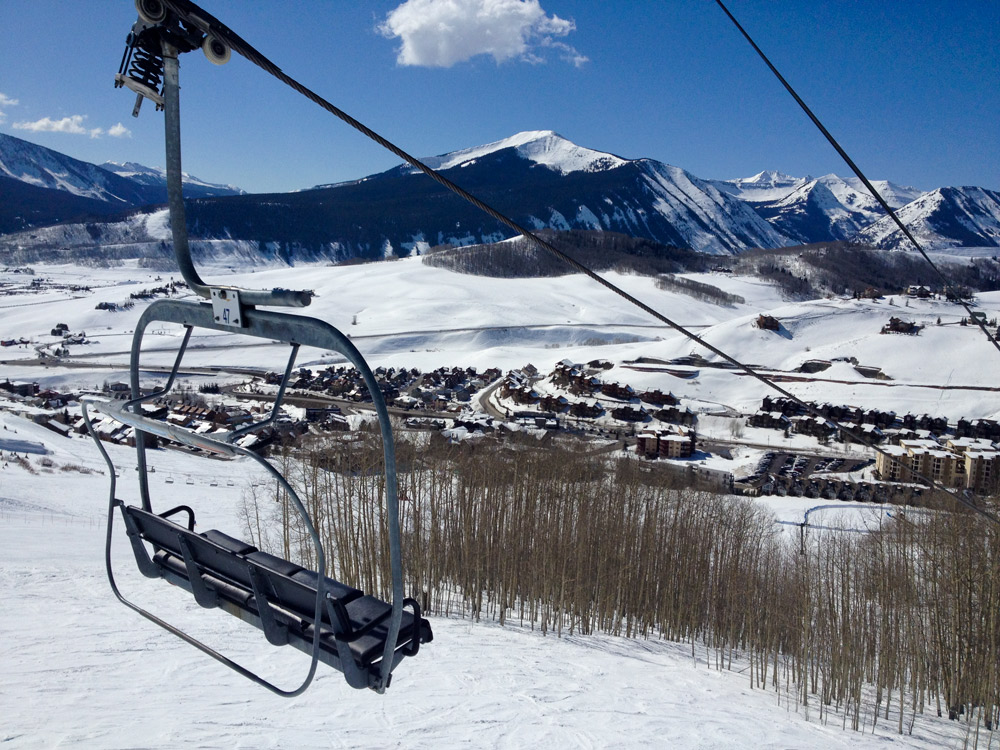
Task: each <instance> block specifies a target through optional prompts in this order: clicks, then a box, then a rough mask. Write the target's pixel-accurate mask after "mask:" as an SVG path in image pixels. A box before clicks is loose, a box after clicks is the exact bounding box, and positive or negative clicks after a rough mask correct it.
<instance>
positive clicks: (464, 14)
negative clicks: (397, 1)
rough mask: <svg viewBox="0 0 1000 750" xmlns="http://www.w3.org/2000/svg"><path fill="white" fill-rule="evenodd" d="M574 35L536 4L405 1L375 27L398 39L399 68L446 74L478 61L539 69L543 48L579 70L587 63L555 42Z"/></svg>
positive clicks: (530, 0)
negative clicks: (533, 65)
mask: <svg viewBox="0 0 1000 750" xmlns="http://www.w3.org/2000/svg"><path fill="white" fill-rule="evenodd" d="M575 29H576V24H575V23H573V21H568V20H566V19H563V18H559V17H558V16H555V15H552V16H548V15H546V13H545V11H544V10H542V7H541V5H540V4H539V2H538V0H406V2H404V3H403V4H402V5H400V6H398V7H397V8H396V9H394V10H392V11H391V12H390V13H389V14H388V15H387V16H386V18H385V21H384V22H383V23H382V24H381V25H380V26H379V27H378V30H379V32H381V33H382V34H383V35H384V36H386V37H388V38H390V39H396V38H398V39H400V40H401V41H402V45H401V46H400V48H399V53H398V56H397V57H396V61H397V62H398V63H399V64H400V65H420V66H425V67H437V68H449V67H451V66H452V65H455V64H456V63H460V62H463V61H465V60H468V59H470V58H472V57H475V56H476V55H490V56H492V57H493V59H494V60H496V61H497V62H498V63H501V62H504V61H506V60H512V59H517V60H523V61H526V62H531V63H540V62H543V61H544V58H543V57H542V56H541V55H540V54H539V52H540V51H542V50H543V49H545V48H548V49H556V50H558V51H559V53H560V55H561V56H562V58H563V59H564V60H567V61H568V62H571V63H573V64H574V65H577V66H579V65H582V64H583V63H584V62H586V61H587V58H586V57H584V56H583V55H581V54H580V53H579V52H577V51H576V50H575V49H573V48H572V47H571V46H569V45H568V44H566V43H564V42H556V41H555V39H556V38H557V37H565V36H566V35H567V34H569V33H570V32H571V31H574V30H575Z"/></svg>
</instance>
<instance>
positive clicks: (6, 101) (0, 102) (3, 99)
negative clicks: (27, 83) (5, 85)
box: [0, 93, 18, 122]
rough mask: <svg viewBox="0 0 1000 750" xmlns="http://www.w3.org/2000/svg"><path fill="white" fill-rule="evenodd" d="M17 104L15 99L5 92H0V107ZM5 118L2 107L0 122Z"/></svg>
mask: <svg viewBox="0 0 1000 750" xmlns="http://www.w3.org/2000/svg"><path fill="white" fill-rule="evenodd" d="M17 105H18V101H17V99H12V98H11V97H9V96H7V95H6V94H3V93H0V107H16V106H17ZM6 119H7V115H6V114H5V113H4V111H3V110H2V109H0V122H3V121H4V120H6Z"/></svg>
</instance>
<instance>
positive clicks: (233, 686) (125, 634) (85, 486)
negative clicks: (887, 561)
mask: <svg viewBox="0 0 1000 750" xmlns="http://www.w3.org/2000/svg"><path fill="white" fill-rule="evenodd" d="M0 423H2V425H3V426H4V427H7V430H3V429H2V428H0V435H8V434H11V433H12V431H13V430H17V432H16V437H17V438H18V439H20V440H27V441H30V442H32V443H34V444H37V443H42V444H43V445H45V447H46V450H47V451H48V453H47V455H46V456H45V457H46V458H47V459H48V460H49V461H51V463H52V466H51V467H50V468H49V469H48V470H45V469H43V468H41V467H40V466H39V464H38V459H39V456H37V455H32V456H30V459H31V464H32V466H33V467H35V470H36V471H37V472H39V473H37V474H31V473H29V472H28V471H26V470H24V469H22V468H20V467H17V466H15V465H14V464H13V463H11V462H8V466H7V468H6V469H4V470H2V472H0V548H2V549H3V550H4V554H3V557H2V559H0V595H2V597H3V600H4V606H3V607H2V608H0V632H2V633H3V639H2V641H0V662H2V664H3V675H4V679H3V680H2V682H0V716H3V717H4V718H3V720H2V724H0V743H2V744H3V747H5V748H7V747H9V748H43V747H44V748H55V747H64V748H70V747H72V748H163V747H192V748H288V747H310V746H316V747H344V748H355V747H366V748H368V747H370V748H382V747H401V748H408V747H413V748H427V747H435V748H452V747H456V748H457V747H488V748H524V747H543V746H547V747H566V748H577V747H579V748H615V747H618V748H634V747H635V748H637V747H678V748H776V749H777V748H807V747H808V748H814V747H816V748H860V747H864V748H907V749H909V748H913V749H914V750H918V749H919V750H930V749H931V748H960V747H962V746H963V739H964V732H963V727H962V726H961V725H960V724H958V723H956V722H948V721H946V720H941V719H937V718H932V717H930V716H927V717H923V718H920V719H918V720H917V722H916V724H915V726H914V727H913V732H912V734H904V735H902V736H900V735H898V734H896V733H895V732H894V725H893V720H892V718H891V717H890V719H889V720H888V721H885V720H880V722H879V723H878V724H876V726H875V729H874V732H873V731H872V727H871V724H870V720H869V724H868V726H867V728H866V731H865V732H864V733H856V732H852V731H850V730H844V729H843V728H842V727H841V723H840V721H841V720H840V718H838V717H837V716H836V715H835V716H834V717H833V718H831V719H830V721H829V722H828V723H821V722H820V721H819V719H818V715H817V714H816V713H815V711H813V712H812V713H810V712H808V711H806V710H804V709H803V708H801V707H796V706H795V705H794V703H793V702H790V701H789V700H788V699H787V696H785V695H784V694H777V693H775V692H772V691H762V690H759V689H758V690H753V689H751V686H750V682H749V678H748V677H747V676H746V675H745V674H743V673H741V672H740V671H739V670H738V669H736V668H734V669H733V670H732V671H727V670H722V671H720V670H718V669H716V668H715V667H714V662H713V659H712V657H708V656H706V654H705V653H704V652H703V651H702V650H701V649H696V650H695V652H694V653H692V649H691V647H690V646H686V645H681V644H675V643H668V642H662V641H656V640H648V641H644V640H628V639H624V638H613V637H608V636H594V637H579V636H564V637H563V638H556V637H554V636H552V635H549V636H542V635H540V634H539V633H537V632H531V631H530V630H527V629H523V628H519V627H516V626H514V627H504V628H501V627H499V626H497V625H495V624H492V623H473V622H469V621H464V620H460V619H442V618H433V619H432V627H433V628H434V634H435V638H434V641H433V642H432V643H430V644H427V645H425V646H424V647H423V648H422V649H421V652H420V654H418V655H417V656H416V657H415V658H413V659H408V660H406V661H404V663H403V664H402V665H401V666H400V667H399V668H398V669H397V670H396V673H395V676H394V682H393V686H392V687H391V688H390V689H389V691H388V692H387V693H386V695H384V696H378V695H376V694H374V693H372V692H370V691H354V690H352V689H350V688H349V687H347V685H346V684H345V683H344V682H343V680H342V678H341V676H340V675H339V674H338V673H336V672H333V671H330V670H325V669H324V668H323V667H322V665H321V671H320V672H319V676H318V677H317V679H316V681H315V682H314V683H313V686H312V688H311V689H310V690H309V691H308V692H307V693H306V694H305V695H303V696H301V697H299V698H295V699H292V700H285V699H281V698H278V697H276V696H273V695H272V694H270V693H268V692H267V691H265V690H263V689H261V688H258V687H256V686H254V685H252V684H250V683H249V682H246V681H245V680H243V679H242V678H240V677H238V676H237V675H235V674H234V673H232V672H230V671H229V670H227V669H225V668H224V667H222V666H221V665H219V664H217V663H216V662H214V661H212V660H210V659H208V658H207V657H204V656H202V655H201V654H200V653H199V652H197V651H195V650H194V649H193V648H191V647H190V646H188V645H187V644H185V643H182V642H181V641H179V640H177V639H176V638H174V637H173V636H171V635H169V634H167V633H166V632H165V631H162V630H160V629H159V628H157V627H155V626H154V625H152V624H151V623H149V622H147V621H146V620H144V619H143V618H141V617H139V616H138V615H137V614H135V613H133V612H132V611H131V610H128V609H126V608H125V607H123V606H121V605H120V604H119V603H118V602H117V601H116V600H115V599H114V597H113V595H112V593H111V590H110V588H109V586H108V582H107V578H106V575H105V570H104V554H103V551H104V535H105V526H104V515H105V513H106V503H107V478H106V477H105V476H99V475H96V474H93V475H85V474H81V473H79V471H77V470H68V471H67V470H64V467H66V466H79V467H82V468H92V469H95V470H103V463H102V462H101V461H100V459H99V458H98V456H97V455H96V452H95V451H94V450H93V449H92V448H91V447H90V445H89V440H88V439H84V438H81V437H76V438H72V439H70V440H65V439H63V438H59V437H57V436H54V437H53V436H52V433H48V432H47V431H45V430H43V429H42V428H39V427H37V426H35V425H32V424H30V423H28V422H26V421H24V420H22V419H18V418H15V417H12V416H10V415H2V416H0ZM110 448H111V450H112V452H113V454H114V457H115V458H116V459H120V465H121V467H122V468H123V469H124V470H123V471H122V474H123V476H122V478H121V480H120V481H121V482H122V483H123V484H122V486H121V488H120V491H119V494H120V496H122V497H128V496H131V493H132V492H133V488H132V486H133V485H134V476H130V472H129V469H131V467H132V465H133V464H132V463H131V459H132V452H131V451H129V450H127V449H124V448H118V447H116V446H110ZM155 459H156V467H157V471H156V473H155V474H153V475H151V478H152V485H151V487H152V492H153V497H154V501H157V502H162V503H163V504H164V507H167V506H173V505H174V504H177V503H180V502H194V500H193V499H192V498H193V497H197V501H198V502H199V512H200V516H199V519H200V521H201V522H202V523H204V524H206V525H207V526H215V527H221V528H224V529H227V530H229V531H231V532H233V533H238V522H237V520H236V517H237V512H236V508H237V506H238V503H239V499H240V496H241V494H242V492H243V490H244V489H245V488H246V486H247V484H248V482H250V481H252V478H251V479H248V478H247V472H248V470H249V469H248V467H247V466H246V465H245V464H242V463H241V462H209V461H202V462H201V463H200V464H199V462H197V461H194V462H193V464H194V465H193V466H192V460H191V459H190V458H186V457H184V456H181V455H180V454H177V453H174V452H171V451H157V452H156V456H155ZM205 464H209V468H205V466H204V465H205ZM192 469H194V471H192ZM131 473H132V474H133V475H134V471H133V472H131ZM168 477H169V478H171V479H173V480H174V481H173V483H171V484H167V483H166V479H167V478H168ZM188 481H191V482H193V484H190V485H189V484H187V482H188ZM212 481H215V482H217V484H218V486H214V487H213V486H210V483H211V482H212ZM230 482H231V483H232V485H231V486H230ZM785 502H786V503H787V502H789V499H785ZM798 502H799V504H800V506H799V508H797V509H793V508H791V507H788V508H785V509H783V510H784V511H785V513H787V514H788V515H793V514H794V513H795V512H798V513H799V514H801V510H802V507H803V506H802V503H803V501H801V500H799V501H798ZM115 531H116V535H117V536H116V540H117V542H118V543H117V544H116V546H115V554H114V561H115V564H116V574H117V578H118V581H119V584H120V586H121V588H122V591H123V593H124V594H125V595H126V596H127V597H129V598H132V599H134V600H135V601H136V602H137V603H141V604H142V605H144V606H146V607H148V608H150V609H151V610H152V611H153V612H154V613H157V614H161V615H164V616H165V617H167V618H169V619H171V620H173V621H174V622H176V623H178V624H181V625H182V626H184V627H185V628H188V629H190V631H191V632H192V633H193V634H196V635H198V636H201V637H203V638H204V639H205V640H207V641H208V642H209V643H210V644H212V645H215V646H218V647H219V648H221V649H224V650H225V651H226V653H228V654H230V655H232V656H234V657H235V658H236V659H237V660H240V661H244V662H246V663H247V664H248V665H250V666H252V667H253V668H256V669H259V670H260V671H262V672H264V673H266V674H267V675H269V676H272V677H273V678H274V680H275V681H276V682H278V683H279V684H281V685H283V686H289V687H290V686H292V685H295V684H297V681H298V680H300V679H301V677H302V676H303V675H304V672H305V669H306V666H307V659H306V658H305V656H304V655H302V654H301V653H299V652H298V651H295V650H293V649H290V648H284V649H275V648H271V647H268V646H266V645H265V644H264V642H263V638H262V637H261V636H260V634H259V633H258V631H256V630H255V629H253V628H248V627H245V626H241V624H240V623H239V622H238V621H236V620H235V619H234V618H231V617H228V616H227V615H225V614H223V613H221V612H219V611H206V610H200V609H199V608H198V607H197V606H196V605H195V604H194V603H193V602H192V601H191V599H190V597H189V596H188V595H187V594H185V593H183V592H180V591H178V590H176V589H173V588H172V587H170V586H168V585H166V584H164V583H162V582H151V581H148V580H146V579H144V578H142V577H141V576H140V575H139V574H138V573H137V572H135V571H134V564H133V562H132V560H131V553H130V551H129V550H128V548H127V544H126V543H124V536H123V534H122V529H121V528H120V527H119V528H116V530H115ZM869 719H870V717H869ZM981 746H983V745H981Z"/></svg>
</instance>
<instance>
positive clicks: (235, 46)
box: [162, 0, 1000, 525]
mask: <svg viewBox="0 0 1000 750" xmlns="http://www.w3.org/2000/svg"><path fill="white" fill-rule="evenodd" d="M162 2H163V3H164V5H166V6H167V7H169V8H170V9H171V10H173V11H174V12H175V13H177V14H179V15H180V16H181V17H184V16H186V15H187V14H188V13H189V12H191V11H192V9H194V10H195V11H196V12H197V13H198V15H199V16H200V17H201V18H203V19H204V20H206V21H207V22H208V24H209V26H210V28H211V33H212V34H214V35H215V36H216V37H218V38H219V39H221V40H222V41H223V42H225V43H226V44H228V45H229V46H230V48H231V49H232V50H233V51H234V52H238V53H239V54H240V55H242V56H243V57H245V58H246V59H247V60H249V61H250V62H252V63H253V64H255V65H257V66H258V67H260V68H262V69H263V70H265V71H266V72H268V73H270V74H271V75H272V76H274V77H275V78H277V79H278V80H279V81H281V82H282V83H284V84H285V85H287V86H289V87H290V88H291V89H293V90H294V91H296V92H298V93H299V94H301V95H302V96H304V97H306V98H307V99H309V100H310V101H312V102H314V103H315V104H317V105H319V106H320V107H321V108H323V109H324V110H326V111H327V112H329V113H330V114H332V115H334V116H335V117H337V118H339V119H340V120H342V121H343V122H345V123H347V124H348V125H350V126H351V127H352V128H354V129H355V130H357V131H359V132H361V133H363V134H364V135H365V136H366V137H368V138H369V139H371V140H373V141H375V142H376V143H378V144H379V145H380V146H382V147H383V148H385V149H386V150H388V151H390V152H392V153H393V154H395V155H396V156H398V157H399V158H400V159H402V160H403V161H405V162H406V163H407V164H409V165H410V166H412V167H414V168H415V169H418V170H420V171H421V172H423V173H424V174H425V175H427V176H428V177H430V178H431V179H433V180H434V181H435V182H437V183H438V184H440V185H442V186H443V187H445V188H446V189H448V190H449V191H451V192H452V193H454V194H456V195H458V196H460V197H461V198H464V199H465V200H466V201H468V202H469V203H471V204H472V205H473V206H475V207H476V208H478V209H480V210H481V211H483V212H484V213H486V214H487V215H489V216H491V217H492V218H493V219H495V220H496V221H498V222H500V223H501V224H503V225H504V226H506V227H508V228H510V229H512V230H514V231H515V232H517V233H518V234H520V235H521V236H522V237H524V238H525V239H527V240H528V241H529V242H532V243H534V244H535V245H537V246H538V247H540V248H542V249H544V250H546V251H548V252H549V253H552V254H553V255H555V256H556V257H558V258H560V259H561V260H563V261H565V262H566V263H567V264H569V265H570V266H571V267H572V268H574V269H576V270H577V271H579V272H580V273H582V274H584V275H585V276H588V277H589V278H591V279H593V280H594V281H596V282H597V283H599V284H600V285H601V286H603V287H605V288H606V289H608V290H609V291H611V292H614V293H615V294H617V295H618V296H620V297H621V298H622V299H624V300H626V301H627V302H629V303H631V304H632V305H634V306H636V307H638V308H639V309H640V310H642V311H643V312H645V313H647V314H648V315H650V316H651V317H653V318H655V319H656V320H658V321H660V322H661V323H664V324H666V325H667V326H669V327H670V328H673V329H674V330H675V331H677V332H678V333H680V334H682V335H683V336H685V337H687V338H688V339H690V340H691V341H693V342H695V343H696V344H698V345H699V346H701V347H703V348H705V349H707V350H708V351H710V352H712V353H713V354H716V355H717V356H719V357H721V358H722V359H724V360H725V361H726V362H728V363H729V364H731V365H733V366H734V367H736V368H737V369H739V370H742V371H743V372H744V373H746V374H747V375H749V376H751V377H753V378H755V379H756V380H758V381H760V382H761V383H763V384H764V385H765V386H767V387H768V388H770V389H771V390H773V391H776V392H777V393H780V394H781V395H782V396H784V397H785V398H787V399H789V400H791V401H792V402H794V403H795V404H797V405H798V406H799V407H800V408H802V409H804V410H805V411H806V412H808V413H809V414H812V415H813V416H815V417H819V418H821V419H824V420H826V421H828V422H829V423H830V424H832V425H834V426H835V427H837V428H838V429H839V430H842V431H846V428H844V427H843V426H842V425H841V424H840V423H839V422H837V421H836V420H833V419H830V418H828V417H825V416H824V415H823V414H821V413H820V412H819V410H818V409H817V408H816V407H815V406H813V405H811V404H809V403H807V402H806V401H804V400H802V399H800V398H799V397H797V396H795V395H794V394H792V393H791V392H790V391H788V390H786V389H785V388H782V387H781V386H780V385H778V384H777V383H775V382H773V381H772V380H770V379H768V378H767V377H766V376H765V375H762V374H761V373H759V372H757V371H756V370H754V369H753V368H752V367H750V366H749V365H746V364H744V363H743V362H741V361H739V360H738V359H736V358H735V357H733V356H731V355H729V354H727V353H726V352H724V351H723V350H722V349H720V348H719V347H717V346H715V345H713V344H711V343H709V342H707V341H705V340H704V339H702V338H701V337H700V336H698V335H697V334H695V333H694V332H692V331H690V330H688V329H687V328H685V327H684V326H683V325H681V324H679V323H677V322H675V321H673V320H671V319H670V318H668V317H667V316H666V315H664V314H662V313H660V312H659V311H657V310H655V309H654V308H652V307H650V306H649V305H647V304H646V303H645V302H643V301H642V300H640V299H638V298H636V297H634V296H633V295H631V294H629V293H628V292H626V291H625V290H624V289H622V288H620V287H618V286H616V285H615V284H613V283H612V282H610V281H608V280H607V279H605V278H604V277H602V276H601V275H599V274H598V273H597V272H595V271H593V270H592V269H590V268H588V267H587V266H585V265H583V264H582V263H580V262H579V261H577V260H576V259H575V258H573V257H571V256H570V255H567V254H566V253H564V252H563V251H561V250H559V249H558V248H556V247H555V246H553V245H552V244H551V243H549V242H546V241H545V240H543V239H542V238H541V237H539V236H538V235H536V234H535V233H534V232H532V231H530V230H529V229H527V228H525V227H523V226H521V225H520V224H518V223H517V222H516V221H514V220H513V219H511V218H509V217H508V216H506V215H505V214H503V213H501V212H500V211H498V210H497V209H495V208H493V207H492V206H490V205H488V204H487V203H485V202H483V201H482V200H480V199H479V198H477V197H476V196H474V195H472V194H471V193H470V192H468V191H467V190H465V189H464V188H462V187H461V186H459V185H457V184H455V183H454V182H452V181H451V180H449V179H448V178H447V177H445V176H444V175H442V174H441V173H440V172H438V171H437V170H435V169H433V168H432V167H429V166H428V165H426V164H424V163H423V162H422V161H420V159H418V158H417V157H415V156H412V155H411V154H409V153H407V152H406V151H404V150H403V149H401V148H400V147H399V146H397V145H396V144H394V143H392V142H391V141H389V140H388V139H386V138H384V137H383V136H382V135H380V134H379V133H376V132H375V131H374V130H372V129H371V128H369V127H368V126H367V125H365V124H364V123H362V122H360V121H359V120H357V119H355V118H354V117H352V116H351V115H349V114H347V112H345V111H344V110H342V109H340V108H339V107H337V106H336V105H334V104H332V103H331V102H329V101H327V100H326V99H324V98H323V97H322V96H320V95H319V94H317V93H315V92H314V91H312V90H311V89H309V88H307V87H306V86H304V85H302V84H301V83H299V82H298V81H296V80H295V79H294V78H292V77H291V76H289V75H288V74H286V73H285V72H284V71H282V70H281V68H279V67H278V66H277V65H275V64H274V63H273V62H271V60H269V59H268V58H267V57H265V56H264V55H263V54H261V53H260V52H258V51H257V50H256V49H254V47H252V46H251V45H250V44H249V43H247V42H246V41H245V40H244V39H242V38H241V37H240V36H239V35H237V34H236V33H235V32H233V31H232V30H231V29H230V28H229V27H227V26H226V25H225V24H223V23H222V22H220V21H219V20H218V19H216V18H215V17H214V16H211V15H209V14H208V13H206V12H205V11H204V10H202V9H201V8H199V7H198V6H196V5H194V4H193V3H191V2H190V0H162ZM720 5H721V3H720ZM723 9H724V10H725V6H723ZM726 12H727V13H728V10H727V11H726ZM730 17H732V16H731V15H730ZM734 20H735V19H734ZM751 43H752V42H751ZM762 54H763V53H762ZM765 59H766V58H765ZM768 64H769V65H770V63H768ZM775 72H777V71H775ZM782 80H783V79H782ZM796 98H797V97H796ZM803 106H805V105H804V104H803ZM814 119H815V118H814ZM816 122H817V123H818V120H816ZM820 127H822V126H820ZM824 131H825V129H824ZM837 148H838V150H840V151H842V150H841V149H840V147H839V146H837ZM843 155H844V156H845V158H846V154H843ZM850 163H851V164H853V162H850ZM866 184H869V183H867V181H866ZM871 189H872V190H873V194H875V195H877V193H875V192H874V188H871ZM883 203H884V201H883ZM885 205H886V206H887V204H885ZM889 211H890V213H892V211H891V209H889ZM893 215H894V214H893ZM897 221H898V220H897ZM921 252H922V251H921ZM924 257H925V258H926V257H927V256H926V254H925V255H924ZM928 261H929V259H928ZM932 265H933V264H932ZM938 273H940V271H938ZM966 309H968V308H966ZM970 314H971V311H970ZM983 330H984V331H985V328H984V329H983ZM987 336H989V333H988V332H987ZM990 340H991V341H992V337H991V339H990ZM994 345H996V342H995V341H994ZM998 350H1000V346H998ZM854 439H855V440H856V441H857V442H859V443H861V444H862V445H864V446H866V447H868V448H870V449H872V450H873V451H875V452H876V453H879V454H882V455H885V456H887V457H889V458H890V460H892V461H894V462H895V461H896V459H895V457H893V456H891V455H890V454H889V453H888V452H887V451H885V450H883V449H882V448H879V447H878V446H877V445H875V444H874V443H872V442H871V441H868V440H866V439H864V438H862V437H860V436H858V437H856V438H854ZM908 468H909V467H908ZM911 474H912V475H913V476H915V477H918V478H919V479H921V480H923V481H925V482H926V483H927V484H928V485H930V486H932V487H937V488H938V489H940V490H942V491H943V492H945V493H946V494H948V495H949V496H950V497H952V498H954V499H955V500H957V501H958V502H959V503H961V504H962V505H964V506H966V507H967V508H969V509H970V510H972V511H974V512H975V513H978V514H979V515H981V516H983V517H984V518H986V519H988V520H990V521H992V522H993V523H996V524H998V525H1000V518H997V517H996V516H995V515H993V514H992V513H990V512H989V511H987V510H985V509H983V508H981V507H979V506H978V505H977V504H975V503H973V502H971V501H970V500H969V499H968V498H966V497H963V496H962V494H960V493H955V492H952V491H951V490H950V489H948V488H947V487H945V486H944V485H943V484H941V483H940V482H936V481H934V480H932V479H930V478H928V477H926V476H924V475H922V474H920V473H917V472H914V471H912V469H911Z"/></svg>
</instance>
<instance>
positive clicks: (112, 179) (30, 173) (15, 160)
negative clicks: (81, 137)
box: [0, 133, 151, 208]
mask: <svg viewBox="0 0 1000 750" xmlns="http://www.w3.org/2000/svg"><path fill="white" fill-rule="evenodd" d="M0 175H3V176H5V177H8V178H11V179H13V180H17V181H19V182H23V183H25V184H27V185H32V186H34V187H38V188H47V189H50V190H62V191H64V192H67V193H70V194H72V195H77V196H81V197H84V198H93V199H96V200H100V201H106V202H108V203H112V204H115V205H116V206H117V207H118V208H128V207H130V206H134V205H143V204H144V203H147V202H149V200H148V199H149V196H150V195H151V193H150V191H149V190H148V189H146V188H145V187H144V186H143V185H141V184H139V183H136V182H134V181H132V180H128V179H125V178H123V177H121V176H119V175H117V174H114V173H112V172H109V171H108V170H106V169H102V168H101V167H98V166H96V165H94V164H90V163H88V162H85V161H80V160H79V159H74V158H73V157H71V156H67V155H66V154H61V153H59V152H58V151H53V150H52V149H49V148H45V147H44V146H38V145H36V144H34V143H29V142H28V141H24V140H21V139H20V138H15V137H14V136H11V135H6V134H4V133H0Z"/></svg>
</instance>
